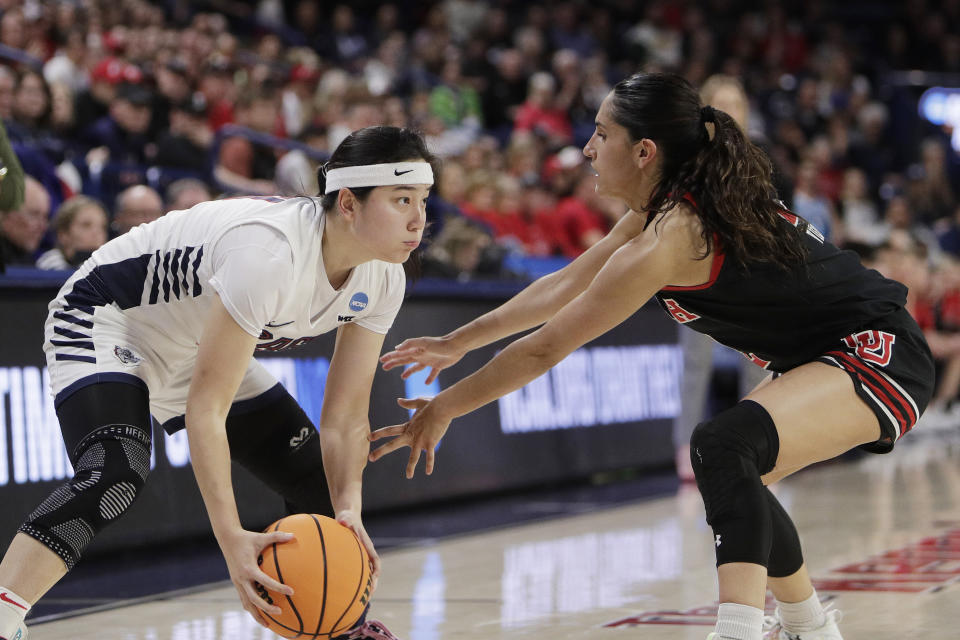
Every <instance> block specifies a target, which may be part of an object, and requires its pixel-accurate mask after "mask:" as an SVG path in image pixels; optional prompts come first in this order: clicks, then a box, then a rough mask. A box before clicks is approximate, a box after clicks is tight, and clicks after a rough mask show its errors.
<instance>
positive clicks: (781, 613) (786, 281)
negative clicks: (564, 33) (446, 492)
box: [370, 74, 934, 640]
mask: <svg viewBox="0 0 960 640" xmlns="http://www.w3.org/2000/svg"><path fill="white" fill-rule="evenodd" d="M584 153H585V154H586V155H587V157H589V158H590V161H591V164H592V166H593V168H594V169H595V170H596V171H597V173H598V184H597V189H598V190H599V191H600V192H601V193H603V194H605V195H608V196H613V197H616V198H619V199H620V200H622V201H623V202H625V203H626V204H628V205H629V206H630V208H631V212H630V213H629V214H627V215H626V216H625V217H624V218H623V219H622V220H621V221H620V222H619V223H618V224H617V225H616V226H615V227H614V229H613V230H612V231H611V232H610V233H609V234H608V235H607V236H606V237H605V238H604V239H603V240H601V241H600V242H599V243H598V244H597V245H595V246H594V247H592V248H591V249H590V250H588V251H587V252H586V253H584V254H583V255H582V256H581V257H580V258H578V259H577V260H575V261H574V262H573V263H571V264H570V265H569V266H567V267H566V268H564V269H562V270H561V271H559V272H557V273H555V274H552V275H549V276H546V277H544V278H542V279H540V280H538V281H537V282H535V283H533V284H532V285H530V286H529V287H527V289H525V290H524V291H523V292H521V293H520V294H518V295H517V296H516V297H514V298H513V299H511V300H510V301H508V302H507V303H505V304H504V305H502V306H501V307H499V308H498V309H495V310H494V311H491V312H490V313H488V314H486V315H484V316H481V317H480V318H478V319H476V320H474V321H472V322H470V323H469V324H467V325H465V326H463V327H461V328H459V329H457V330H456V331H454V332H452V333H450V334H448V335H446V336H443V337H440V338H417V339H412V340H407V341H405V342H404V343H402V344H401V345H399V346H398V347H397V349H396V350H395V351H393V352H391V353H389V354H387V355H385V356H384V357H383V358H381V361H382V362H383V363H384V367H385V368H391V367H394V366H397V365H403V364H409V363H414V366H412V367H411V368H410V369H408V370H407V371H406V372H405V375H409V374H410V373H413V372H415V371H418V370H420V369H423V368H425V367H432V369H433V370H432V372H431V374H430V377H435V376H436V374H437V373H438V371H439V370H440V369H443V368H445V367H447V366H450V365H451V364H453V363H454V362H456V361H458V360H459V359H460V357H461V356H462V355H463V354H464V353H466V352H467V351H469V350H470V349H473V348H475V347H477V346H480V345H483V344H488V343H490V342H492V341H494V340H497V339H500V338H502V337H504V336H508V335H512V334H514V333H516V332H518V331H521V330H523V329H527V328H530V327H534V326H537V325H542V326H541V327H540V328H539V329H538V330H537V331H535V332H533V333H531V334H530V335H528V336H526V337H524V338H522V339H519V340H517V341H515V342H514V343H513V344H511V345H510V346H509V347H507V348H506V349H504V350H503V351H501V352H500V353H499V354H498V355H497V356H496V357H495V358H493V359H492V360H491V361H490V362H489V363H488V364H487V365H486V366H484V367H483V368H481V369H480V370H479V371H477V372H476V373H474V374H473V375H471V376H469V377H467V378H465V379H464V380H462V381H460V382H458V383H457V384H455V385H453V386H451V387H449V388H448V389H446V390H444V391H443V392H441V393H440V394H438V395H437V396H436V397H435V398H434V399H432V400H430V401H427V400H424V399H420V400H403V401H401V404H403V406H406V407H408V408H416V409H417V412H416V413H415V415H414V416H413V418H412V419H411V420H410V421H409V422H407V423H404V424H402V425H395V426H391V427H386V428H383V429H380V430H378V431H375V432H374V433H373V434H372V436H371V439H373V440H376V439H379V438H383V437H388V436H395V437H394V439H393V440H392V441H390V442H389V443H387V444H386V445H383V446H382V447H380V448H379V449H377V450H375V451H373V452H372V453H371V456H370V457H371V459H372V460H376V459H378V458H380V457H382V456H383V455H385V454H387V453H389V452H391V451H394V450H396V449H398V448H400V447H402V446H409V447H411V452H410V458H409V462H408V465H407V476H408V477H410V476H412V475H413V472H414V470H415V469H416V465H417V462H418V461H419V459H420V453H421V451H423V452H425V457H426V471H427V473H430V472H431V471H432V469H433V465H434V446H435V445H436V444H437V442H438V441H439V440H440V438H441V437H442V436H443V434H444V433H445V432H446V430H447V428H448V426H449V424H450V421H451V420H452V419H453V418H456V417H457V416H461V415H463V414H465V413H468V412H469V411H472V410H474V409H476V408H477V407H480V406H482V405H483V404H486V403H487V402H490V401H492V400H495V399H497V398H499V397H501V396H503V395H505V394H507V393H509V392H510V391H513V390H515V389H517V388H519V387H521V386H523V385H524V384H526V383H528V382H530V381H531V380H533V379H535V378H537V377H538V376H540V375H542V374H543V373H544V372H545V371H547V370H548V369H549V368H550V367H552V366H553V365H555V364H556V363H558V362H560V361H561V360H562V359H563V358H564V357H566V355H567V354H569V353H570V352H572V351H573V350H574V349H576V348H577V347H579V346H581V345H583V344H585V343H587V342H589V341H590V340H593V339H594V338H596V337H597V336H599V335H601V334H603V333H604V332H606V331H608V330H609V329H611V328H612V327H614V326H616V325H618V324H620V323H621V322H623V321H624V320H625V319H627V318H628V317H630V316H631V315H632V314H633V313H634V312H635V311H636V310H637V309H639V308H640V307H641V306H643V305H644V304H645V303H646V302H647V301H648V300H649V299H650V298H651V297H654V298H656V300H657V302H658V303H659V304H660V305H661V306H662V307H663V308H664V309H665V310H666V311H667V312H668V313H669V314H670V315H671V316H672V317H673V318H674V319H675V320H676V321H677V322H679V323H681V324H684V325H686V326H687V327H689V328H691V329H693V330H695V331H699V332H702V333H706V334H708V335H710V336H711V337H713V338H714V339H716V340H717V341H718V342H721V343H723V344H725V345H728V346H730V347H733V348H735V349H738V350H739V351H741V352H742V353H743V354H744V355H745V356H746V357H747V358H748V359H750V360H751V361H752V362H753V363H754V364H756V365H758V366H760V367H763V368H764V369H767V370H769V371H770V372H771V374H772V375H771V376H770V377H768V378H767V379H766V380H765V381H764V382H762V383H761V384H760V385H759V386H757V387H756V388H755V389H754V390H753V391H752V392H751V393H750V394H748V395H747V397H746V398H745V399H744V400H742V401H741V402H740V403H738V404H737V405H735V406H734V407H732V408H730V409H729V410H727V411H724V412H722V413H720V414H719V415H717V416H715V417H714V418H713V419H711V420H707V421H705V422H703V423H701V424H699V425H697V427H696V429H695V430H694V433H693V435H692V437H691V441H690V445H691V463H692V465H693V469H694V473H695V476H696V480H697V486H698V487H699V489H700V493H701V495H702V496H703V501H704V505H705V507H706V516H707V522H708V523H709V524H710V526H711V527H712V528H713V534H714V535H713V539H712V543H713V544H714V546H715V549H716V557H717V572H718V577H719V587H720V593H719V601H720V607H719V611H718V617H717V624H716V628H715V630H714V631H713V632H712V633H711V634H710V636H709V639H711V640H721V639H724V640H727V639H729V640H760V638H761V635H762V633H763V631H762V627H763V606H764V600H765V595H766V589H767V587H768V586H769V588H770V589H771V590H772V591H773V594H774V597H775V598H776V600H777V617H778V622H779V625H780V630H779V632H778V635H779V637H780V638H782V639H785V638H790V639H792V640H797V639H800V640H841V638H842V637H841V635H840V631H839V629H838V627H837V619H838V616H837V614H836V612H835V611H830V610H824V608H823V607H822V606H821V604H820V601H819V599H818V597H817V594H816V593H815V591H814V588H813V585H812V584H811V582H810V578H809V576H808V574H807V570H806V568H805V566H804V562H803V556H802V553H801V549H800V540H799V537H798V535H797V532H796V529H795V527H794V525H793V523H792V522H791V520H790V517H789V516H788V515H787V513H786V512H785V511H784V510H783V508H782V507H781V505H780V504H779V502H778V501H777V500H776V498H775V497H774V496H773V494H772V493H771V492H770V491H769V490H768V489H767V488H766V486H765V485H768V484H771V483H773V482H776V481H777V480H779V479H780V478H783V477H784V476H786V475H788V474H790V473H793V472H794V471H797V470H799V469H802V468H803V467H806V466H808V465H810V464H812V463H814V462H818V461H821V460H826V459H828V458H833V457H835V456H837V455H840V454H841V453H843V452H845V451H847V450H849V449H852V448H854V447H858V446H860V447H863V448H865V449H867V450H868V451H873V452H877V453H883V452H886V451H890V450H891V449H892V448H893V446H894V443H895V442H896V441H897V439H898V438H900V437H901V436H902V435H903V434H905V433H906V432H907V431H908V430H909V429H910V428H911V427H912V426H913V425H914V423H915V422H916V420H917V418H918V417H919V416H920V414H921V413H922V412H923V410H924V408H925V407H926V405H927V403H928V402H929V400H930V396H931V393H932V387H933V379H934V372H933V361H932V358H931V356H930V350H929V348H928V347H927V344H926V342H925V341H924V338H923V334H922V333H921V332H920V330H919V328H918V327H917V325H916V323H915V322H914V321H913V320H912V318H911V317H910V316H909V314H908V313H907V312H906V311H905V310H904V308H903V306H904V303H905V299H906V289H905V287H904V286H903V285H901V284H900V283H898V282H894V281H892V280H888V279H885V278H884V277H882V276H881V275H880V274H879V273H877V272H876V271H873V270H868V269H866V268H864V267H863V266H862V265H861V264H860V262H859V260H858V258H857V256H856V255H855V254H853V253H852V252H847V251H840V250H839V249H837V248H836V247H834V246H833V245H831V244H830V243H828V242H825V241H824V239H823V236H822V235H821V234H820V233H819V232H818V231H817V230H816V229H815V228H814V227H812V226H811V225H809V224H807V222H806V221H804V220H803V219H801V218H798V217H797V216H796V215H793V214H791V213H790V212H788V211H786V210H785V209H784V206H783V205H782V204H781V203H780V202H778V201H777V200H776V199H775V193H774V189H773V187H772V185H771V166H770V161H769V158H767V157H766V155H764V153H763V152H762V151H760V150H759V149H757V148H756V147H755V146H753V145H752V144H750V143H749V142H748V141H747V139H746V137H745V136H744V132H743V131H742V130H741V129H740V128H739V127H738V126H737V124H736V123H735V122H734V120H733V119H732V118H731V117H730V116H729V115H728V114H727V113H725V112H723V111H718V110H715V109H712V108H711V107H709V106H702V105H701V104H700V100H699V96H698V94H697V91H696V90H695V89H694V87H693V86H691V85H690V84H689V83H688V82H687V81H686V80H683V79H682V78H680V77H679V76H676V75H671V74H638V75H634V76H632V77H630V78H627V79H626V80H623V81H622V82H620V83H619V84H618V85H617V86H616V87H615V88H614V89H613V91H612V92H611V93H610V94H609V95H608V96H607V97H606V99H605V100H604V101H603V104H602V105H601V107H600V110H599V113H598V114H597V118H596V131H595V133H594V134H593V136H592V137H591V139H590V141H589V142H588V143H587V145H586V147H585V148H584Z"/></svg>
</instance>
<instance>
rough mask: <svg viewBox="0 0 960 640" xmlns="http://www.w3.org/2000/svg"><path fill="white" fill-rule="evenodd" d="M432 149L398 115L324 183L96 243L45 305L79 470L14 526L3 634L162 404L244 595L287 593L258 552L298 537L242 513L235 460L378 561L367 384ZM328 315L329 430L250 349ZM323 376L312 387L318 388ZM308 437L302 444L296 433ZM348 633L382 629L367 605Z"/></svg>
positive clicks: (46, 582)
mask: <svg viewBox="0 0 960 640" xmlns="http://www.w3.org/2000/svg"><path fill="white" fill-rule="evenodd" d="M434 160H435V158H434V156H432V155H431V154H430V153H429V152H428V151H427V149H426V146H425V145H424V142H423V140H422V138H420V137H419V136H418V135H417V134H416V133H413V132H412V131H409V130H407V129H398V128H396V127H369V128H367V129H361V130H359V131H356V132H354V133H352V134H351V135H350V136H348V137H347V138H346V139H345V140H344V141H343V142H342V143H341V144H340V146H339V147H337V149H336V151H334V153H333V155H332V156H331V158H330V161H329V162H328V163H327V164H326V165H325V166H324V168H323V169H322V170H321V175H320V176H319V181H320V191H321V193H322V194H323V195H322V196H321V197H306V196H304V197H295V198H273V197H268V198H237V199H231V200H220V201H214V202H205V203H202V204H199V205H197V206H195V207H193V208H192V209H189V210H187V211H178V212H173V213H169V214H167V215H166V216H164V217H163V218H161V219H159V220H157V221H155V222H152V223H149V224H145V225H141V226H139V227H136V228H134V229H133V230H132V231H130V232H129V233H127V234H125V235H123V236H121V237H119V238H117V239H115V240H113V241H111V242H109V243H107V244H106V245H104V246H103V247H102V248H100V249H99V250H97V251H96V252H95V253H94V254H93V256H92V257H91V258H90V259H89V260H87V261H86V262H85V263H84V264H83V265H82V266H81V268H80V269H79V271H77V272H76V273H75V274H74V275H73V276H72V277H71V278H70V279H69V280H68V281H67V282H66V284H64V286H63V288H62V289H61V290H60V293H59V294H58V295H57V297H56V299H55V300H54V301H53V302H52V303H51V304H50V313H49V316H48V318H47V323H46V327H45V342H44V350H45V352H46V355H47V363H48V369H49V372H50V380H51V386H52V393H53V394H54V406H55V407H56V410H57V416H58V418H59V420H60V426H61V430H62V432H63V438H64V443H65V444H66V447H67V453H68V455H69V456H70V461H71V463H72V464H73V467H74V470H75V473H76V475H75V476H74V477H73V478H72V479H71V480H69V481H68V482H67V483H65V484H64V485H62V486H61V487H59V488H58V489H56V491H54V492H53V494H51V495H50V497H49V498H47V500H45V501H44V502H43V503H42V504H41V505H40V506H39V507H37V508H36V510H34V511H33V512H32V513H31V514H30V515H29V516H27V518H26V521H25V522H24V523H23V525H22V526H21V527H20V530H19V533H18V534H17V535H16V537H15V538H14V540H13V542H12V543H11V545H10V547H9V549H8V550H7V553H6V555H5V556H4V557H3V560H2V562H0V639H3V640H17V639H19V638H22V637H25V635H26V627H25V625H24V624H23V619H24V616H25V615H26V613H27V611H28V610H29V608H30V606H31V605H32V604H33V603H35V602H36V601H37V600H38V599H39V598H40V597H41V596H42V595H43V594H44V593H45V592H46V591H47V590H48V589H50V587H52V586H53V585H54V584H55V583H56V582H57V581H58V580H59V579H60V578H61V577H63V576H64V574H66V572H67V571H68V570H69V569H70V568H72V567H73V565H74V564H75V563H76V562H77V560H78V559H79V557H80V555H81V554H82V552H83V550H84V548H85V547H86V546H87V545H88V544H89V543H90V541H91V540H92V539H93V537H94V536H95V535H96V534H97V533H98V532H99V531H100V530H101V529H102V528H103V527H105V526H106V525H107V524H109V523H111V522H113V521H115V520H116V519H117V518H119V517H120V516H121V515H122V514H123V512H124V511H125V510H126V509H127V508H128V507H129V506H130V504H131V503H132V502H133V500H134V499H135V497H136V495H137V493H138V492H139V491H140V489H141V488H142V487H143V485H144V482H145V480H146V477H147V474H148V471H149V468H150V449H151V415H152V416H153V417H154V418H156V419H157V420H158V421H159V422H160V423H161V424H162V425H163V426H164V428H165V429H166V430H167V431H170V432H172V431H175V430H177V429H180V428H183V427H184V426H185V427H186V429H187V436H188V439H189V443H190V451H191V457H192V463H193V469H194V472H195V474H196V477H197V482H198V484H199V486H200V491H201V494H202V495H203V500H204V503H205V505H206V508H207V512H208V514H209V516H210V522H211V525H212V527H213V532H214V535H215V536H216V539H217V542H218V543H219V545H220V548H221V549H222V551H223V555H224V558H225V560H226V563H227V568H228V569H229V572H230V578H231V580H232V581H233V583H234V586H235V587H236V588H237V592H238V593H239V595H240V600H241V602H242V603H243V607H244V608H245V609H246V610H247V611H249V612H250V614H251V615H253V616H254V617H255V618H257V620H258V621H260V622H261V624H262V623H263V618H262V617H261V615H262V612H266V613H273V614H276V613H279V611H280V610H279V608H278V607H276V606H274V605H272V604H270V603H268V602H267V601H265V600H264V599H262V598H260V597H259V596H258V595H257V590H256V584H255V583H259V584H261V585H264V586H266V587H267V588H269V589H272V590H274V591H277V592H280V593H287V594H289V593H291V592H292V590H291V589H290V587H288V586H285V585H282V584H280V583H278V582H277V581H275V580H273V579H271V578H270V577H268V576H267V575H266V574H264V573H263V572H262V571H260V569H259V568H258V566H257V556H258V555H259V553H260V552H261V550H262V549H263V548H264V547H266V546H267V545H269V544H272V543H276V542H284V541H286V540H288V539H290V536H289V534H284V533H281V532H275V533H269V534H268V533H254V532H251V531H246V530H244V529H243V527H242V526H241V524H240V520H239V517H238V515H237V506H236V502H235V498H234V493H233V487H232V482H231V477H230V461H231V457H232V458H233V460H235V461H237V462H238V463H239V464H241V465H243V466H245V467H246V468H248V469H249V470H250V471H252V472H253V473H254V474H255V475H256V476H258V477H259V478H261V479H262V480H263V481H264V482H265V483H266V484H267V485H268V486H270V487H271V488H273V489H274V490H276V491H277V492H278V493H279V494H280V495H281V496H283V497H284V499H285V500H286V502H287V506H288V509H290V510H291V512H312V513H321V514H329V515H331V516H335V517H336V518H337V520H338V521H340V522H341V523H343V524H344V525H346V526H348V527H350V528H351V529H352V530H353V531H355V532H356V533H357V535H358V536H359V537H360V539H361V541H362V542H363V543H364V545H365V546H366V547H367V550H368V551H369V552H370V557H371V559H372V562H373V565H374V567H373V569H374V575H375V576H376V575H377V574H378V573H379V558H378V556H377V554H376V551H375V550H374V548H373V544H372V543H371V541H370V538H369V536H368V535H367V533H366V531H365V530H364V527H363V524H362V522H361V518H360V512H361V481H362V471H363V468H364V466H365V463H366V460H367V454H368V452H369V442H368V440H367V436H368V434H369V432H370V425H369V422H368V418H367V413H368V407H369V397H370V389H371V385H372V383H373V376H374V373H375V371H376V369H377V364H378V360H377V358H378V357H379V355H380V350H381V347H382V344H383V338H384V334H386V332H387V331H388V330H389V328H390V326H391V324H392V323H393V320H394V317H395V316H396V314H397V311H398V310H399V308H400V304H401V301H402V299H403V293H404V286H405V283H406V280H405V277H404V271H403V267H402V265H401V263H403V262H405V261H406V260H407V258H408V257H409V256H410V253H411V252H412V251H413V250H414V249H415V248H416V247H417V245H418V244H419V242H420V239H421V236H422V233H423V229H424V224H425V212H424V206H425V201H426V198H427V195H428V193H429V191H430V188H431V185H432V184H433V169H432V164H433V163H434ZM333 330H336V331H337V340H336V347H335V350H334V354H333V358H332V360H331V364H330V369H329V373H328V376H327V382H326V390H325V393H324V402H323V410H322V416H321V425H322V427H321V428H320V429H319V432H318V431H317V430H315V429H314V428H313V425H312V424H311V423H310V420H309V418H308V417H307V416H306V414H305V413H304V412H303V410H302V409H301V408H300V407H299V406H298V405H297V403H296V401H295V400H294V399H293V398H292V397H291V396H290V394H289V393H287V392H286V390H284V388H283V387H282V386H280V384H279V383H277V381H276V380H275V379H274V378H273V377H272V376H271V375H270V374H269V373H267V372H266V370H265V369H264V368H263V367H262V366H261V365H260V364H259V363H257V362H256V361H255V360H254V359H253V357H252V356H253V353H254V351H255V350H271V351H274V350H279V349H284V348H287V347H292V346H296V345H299V344H302V343H304V342H307V341H309V340H311V339H313V338H314V337H316V336H317V335H319V334H323V333H326V332H328V331H333ZM321 391H322V390H321V389H317V393H320V392H321ZM303 427H308V428H309V429H308V433H309V434H310V435H309V436H308V437H307V438H306V439H305V440H302V441H301V442H300V443H299V445H298V446H297V447H296V448H293V449H292V448H291V447H290V445H289V443H290V440H291V438H292V437H294V436H297V437H298V439H301V436H300V434H301V430H302V428H303ZM342 637H343V638H350V639H351V640H361V639H369V640H389V639H393V638H394V636H393V635H392V634H391V633H390V632H389V631H387V630H386V629H385V628H384V627H383V625H381V624H380V623H377V622H375V621H365V615H364V618H361V620H360V621H358V624H357V626H356V627H355V628H354V629H353V630H352V631H350V632H348V633H347V634H346V635H344V636H342Z"/></svg>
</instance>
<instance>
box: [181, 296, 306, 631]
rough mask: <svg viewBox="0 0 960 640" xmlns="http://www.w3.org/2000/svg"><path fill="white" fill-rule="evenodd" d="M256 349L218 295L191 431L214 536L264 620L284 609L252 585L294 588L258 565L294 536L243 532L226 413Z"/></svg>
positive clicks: (200, 355)
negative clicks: (267, 550)
mask: <svg viewBox="0 0 960 640" xmlns="http://www.w3.org/2000/svg"><path fill="white" fill-rule="evenodd" d="M255 345H256V338H255V337H254V336H252V335H250V334H249V333H248V332H247V331H244V330H243V329H242V328H241V327H240V325H238V324H237V322H236V321H235V320H234V319H233V317H232V316H231V315H230V313H229V312H228V311H227V309H226V308H225V307H224V305H223V303H222V302H221V300H220V297H219V296H214V297H213V302H212V304H211V307H210V311H209V312H208V315H207V318H206V322H205V324H204V329H203V334H202V336H201V338H200V346H199V349H198V352H197V363H196V366H195V368H194V372H193V380H192V381H191V383H190V391H189V393H188V395H187V412H186V427H187V438H188V440H189V442H190V455H191V459H192V464H193V472H194V474H195V475H196V477H197V484H198V485H199V487H200V493H201V495H202V496H203V502H204V505H205V506H206V508H207V515H208V516H209V517H210V524H211V526H212V527H213V533H214V535H215V536H216V538H217V542H218V543H219V545H220V548H221V549H222V550H223V554H224V558H225V559H226V561H227V567H228V569H229V570H230V577H231V579H232V580H233V582H234V585H235V586H236V587H237V591H238V592H239V593H240V599H241V602H242V603H243V606H244V609H246V610H247V611H249V612H250V614H251V615H253V616H254V617H255V618H257V619H258V620H260V618H259V614H258V613H257V609H262V610H264V611H267V612H269V613H274V614H279V613H280V609H279V607H275V606H272V605H269V604H268V603H267V602H266V601H264V600H262V599H261V598H260V597H259V596H258V595H257V593H256V590H255V588H254V586H253V584H252V583H253V581H256V582H259V583H260V584H262V585H264V586H266V587H267V588H269V589H272V590H274V591H278V592H280V593H291V590H290V588H289V587H286V586H284V585H281V584H280V583H278V582H277V581H276V580H273V579H272V578H270V577H269V576H267V575H266V574H265V573H263V572H262V571H260V569H259V568H258V567H257V562H256V560H257V555H258V554H259V553H260V551H261V550H262V549H263V548H264V547H265V546H267V545H268V544H271V543H273V542H283V541H286V540H288V539H290V536H289V534H285V535H278V533H279V532H276V533H272V534H259V533H252V532H249V531H244V530H243V527H242V526H241V524H240V517H239V515H238V514H237V503H236V499H235V497H234V494H233V482H232V479H231V474H230V447H229V445H228V443H227V432H226V419H227V412H228V411H229V410H230V405H231V404H232V403H233V399H234V396H235V395H236V393H237V389H238V388H239V386H240V382H241V381H242V380H243V376H244V373H245V372H246V370H247V365H248V363H249V362H250V358H251V357H252V355H253V350H254V346H255ZM274 536H275V537H274ZM261 624H262V621H261Z"/></svg>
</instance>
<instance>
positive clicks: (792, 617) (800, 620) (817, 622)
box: [777, 589, 827, 633]
mask: <svg viewBox="0 0 960 640" xmlns="http://www.w3.org/2000/svg"><path fill="white" fill-rule="evenodd" d="M777 609H778V610H779V611H780V624H781V625H783V628H784V629H786V630H787V631H790V632H793V633H797V632H799V631H813V630H814V629H819V628H820V627H822V626H823V623H825V622H826V621H827V616H826V614H825V613H824V611H823V604H821V602H820V598H819V596H817V590H816V589H814V590H813V594H812V595H811V596H810V597H809V598H807V599H806V600H804V601H803V602H780V601H779V600H777Z"/></svg>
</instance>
